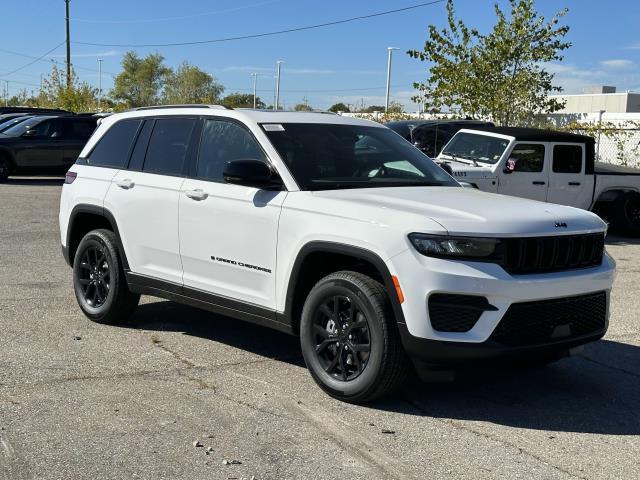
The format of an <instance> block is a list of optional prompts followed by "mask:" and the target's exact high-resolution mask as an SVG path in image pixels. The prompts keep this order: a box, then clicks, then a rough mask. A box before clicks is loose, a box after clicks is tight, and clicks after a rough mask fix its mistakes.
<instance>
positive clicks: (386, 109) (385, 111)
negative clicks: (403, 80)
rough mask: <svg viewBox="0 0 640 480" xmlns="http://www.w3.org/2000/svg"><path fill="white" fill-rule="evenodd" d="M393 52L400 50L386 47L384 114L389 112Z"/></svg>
mask: <svg viewBox="0 0 640 480" xmlns="http://www.w3.org/2000/svg"><path fill="white" fill-rule="evenodd" d="M394 50H400V49H399V48H397V47H387V52H388V59H387V96H386V97H385V102H384V113H387V112H388V111H389V90H390V88H391V56H392V55H393V51H394Z"/></svg>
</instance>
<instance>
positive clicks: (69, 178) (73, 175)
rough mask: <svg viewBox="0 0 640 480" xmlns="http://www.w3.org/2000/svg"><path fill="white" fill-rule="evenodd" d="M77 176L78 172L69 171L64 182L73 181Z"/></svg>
mask: <svg viewBox="0 0 640 480" xmlns="http://www.w3.org/2000/svg"><path fill="white" fill-rule="evenodd" d="M77 177H78V174H77V173H76V172H67V174H66V175H65V176H64V183H73V182H74V181H75V180H76V178H77Z"/></svg>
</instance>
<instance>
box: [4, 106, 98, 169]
mask: <svg viewBox="0 0 640 480" xmlns="http://www.w3.org/2000/svg"><path fill="white" fill-rule="evenodd" d="M97 121H98V117H93V116H72V115H69V116H66V115H65V116H34V117H31V118H28V119H26V120H24V121H22V122H20V123H18V124H16V125H14V126H12V127H11V128H8V129H7V130H5V131H4V132H2V133H0V181H4V180H6V179H7V177H8V176H9V175H11V174H15V173H29V174H37V173H62V172H65V171H66V170H67V169H68V168H69V166H71V165H72V164H73V162H75V161H76V159H77V158H78V154H79V153H80V150H82V147H84V144H85V143H86V142H87V140H88V139H89V137H90V136H91V134H92V133H93V131H94V130H95V128H96V125H97Z"/></svg>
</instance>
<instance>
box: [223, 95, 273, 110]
mask: <svg viewBox="0 0 640 480" xmlns="http://www.w3.org/2000/svg"><path fill="white" fill-rule="evenodd" d="M221 103H222V105H224V106H225V107H229V108H253V95H252V94H250V93H237V92H236V93H230V94H229V95H227V96H226V97H224V98H223V99H222V102H221ZM264 107H265V105H264V102H263V101H262V100H260V97H257V98H256V108H264Z"/></svg>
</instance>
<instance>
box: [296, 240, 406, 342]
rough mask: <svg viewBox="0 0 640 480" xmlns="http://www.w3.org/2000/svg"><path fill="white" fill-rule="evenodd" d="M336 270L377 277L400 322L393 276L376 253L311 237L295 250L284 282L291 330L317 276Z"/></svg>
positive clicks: (399, 308)
mask: <svg viewBox="0 0 640 480" xmlns="http://www.w3.org/2000/svg"><path fill="white" fill-rule="evenodd" d="M339 270H355V271H359V272H361V273H365V274H368V275H371V276H373V277H374V278H377V279H378V280H379V281H381V283H382V284H383V285H384V287H385V290H386V291H387V293H388V295H389V299H390V301H391V307H392V309H393V313H394V316H395V319H396V321H397V322H398V323H404V314H403V312H402V306H401V305H400V301H399V300H398V296H397V294H396V288H395V285H394V283H393V278H392V276H391V273H390V272H389V269H388V267H387V265H386V263H385V262H384V261H383V260H382V258H380V256H379V255H378V254H376V253H375V252H373V251H371V250H368V249H365V248H361V247H356V246H353V245H348V244H342V243H337V242H328V241H312V242H309V243H307V244H305V245H304V246H303V247H302V248H301V249H300V250H299V252H298V254H297V256H296V259H295V261H294V264H293V268H292V269H291V274H290V276H289V281H288V283H287V290H286V297H285V313H284V316H285V318H284V321H285V323H287V324H288V325H291V330H292V331H293V332H294V333H296V334H297V333H299V325H300V314H301V312H302V306H303V305H304V301H305V299H306V297H307V295H308V293H309V291H311V289H312V288H313V286H314V285H315V284H316V283H317V281H318V280H320V279H321V278H323V277H325V276H326V275H328V274H329V273H332V272H335V271H339Z"/></svg>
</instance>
